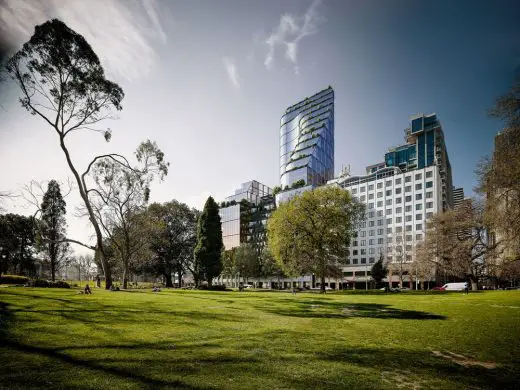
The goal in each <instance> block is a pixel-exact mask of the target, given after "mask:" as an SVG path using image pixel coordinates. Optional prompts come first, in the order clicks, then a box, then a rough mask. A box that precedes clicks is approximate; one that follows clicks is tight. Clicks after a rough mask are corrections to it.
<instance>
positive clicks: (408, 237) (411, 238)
mask: <svg viewBox="0 0 520 390" xmlns="http://www.w3.org/2000/svg"><path fill="white" fill-rule="evenodd" d="M412 240H413V237H412V236H411V235H410V236H406V241H412ZM410 249H412V248H410ZM406 250H408V248H406Z"/></svg>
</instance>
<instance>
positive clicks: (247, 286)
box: [243, 284, 255, 288]
mask: <svg viewBox="0 0 520 390" xmlns="http://www.w3.org/2000/svg"><path fill="white" fill-rule="evenodd" d="M243 287H244V288H255V286H253V285H252V284H244V286H243Z"/></svg>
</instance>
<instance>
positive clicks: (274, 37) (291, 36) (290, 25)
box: [264, 0, 325, 74]
mask: <svg viewBox="0 0 520 390" xmlns="http://www.w3.org/2000/svg"><path fill="white" fill-rule="evenodd" d="M320 5H321V0H314V1H313V2H312V4H311V5H310V6H309V8H308V9H307V11H306V12H305V14H304V15H303V16H294V15H291V14H285V15H282V16H281V18H280V23H279V24H278V26H277V27H276V28H275V29H274V30H273V32H272V33H271V35H269V36H268V37H267V39H266V40H265V43H266V44H267V46H268V51H267V55H266V57H265V60H264V65H265V67H266V68H267V69H271V68H272V67H273V65H274V61H275V54H276V48H277V47H278V46H281V47H282V48H283V49H284V50H285V54H284V56H285V58H286V59H287V60H288V61H290V62H291V63H292V66H293V67H294V73H295V74H299V67H298V45H299V44H300V41H301V40H302V39H303V38H304V37H306V36H309V35H314V34H316V33H317V32H318V26H319V25H320V24H321V23H323V22H324V21H325V18H324V17H323V16H321V15H320V14H319V13H318V8H319V6H320Z"/></svg>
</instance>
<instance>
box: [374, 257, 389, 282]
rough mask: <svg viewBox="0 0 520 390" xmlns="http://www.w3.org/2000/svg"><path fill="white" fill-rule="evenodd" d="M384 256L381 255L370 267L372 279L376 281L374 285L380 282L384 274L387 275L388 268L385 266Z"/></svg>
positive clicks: (384, 276)
mask: <svg viewBox="0 0 520 390" xmlns="http://www.w3.org/2000/svg"><path fill="white" fill-rule="evenodd" d="M383 260H384V257H383V256H381V257H380V258H379V259H378V260H377V261H376V262H375V263H374V264H373V265H372V269H371V271H370V272H371V276H372V279H374V281H375V282H376V287H378V286H379V284H380V283H381V282H382V280H383V279H384V278H386V275H388V268H387V267H386V266H385V264H384V262H383Z"/></svg>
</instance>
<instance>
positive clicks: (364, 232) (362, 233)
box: [360, 230, 367, 245]
mask: <svg viewBox="0 0 520 390" xmlns="http://www.w3.org/2000/svg"><path fill="white" fill-rule="evenodd" d="M366 235H367V232H366V231H365V230H362V231H361V234H360V237H366ZM361 245H363V241H361Z"/></svg>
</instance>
